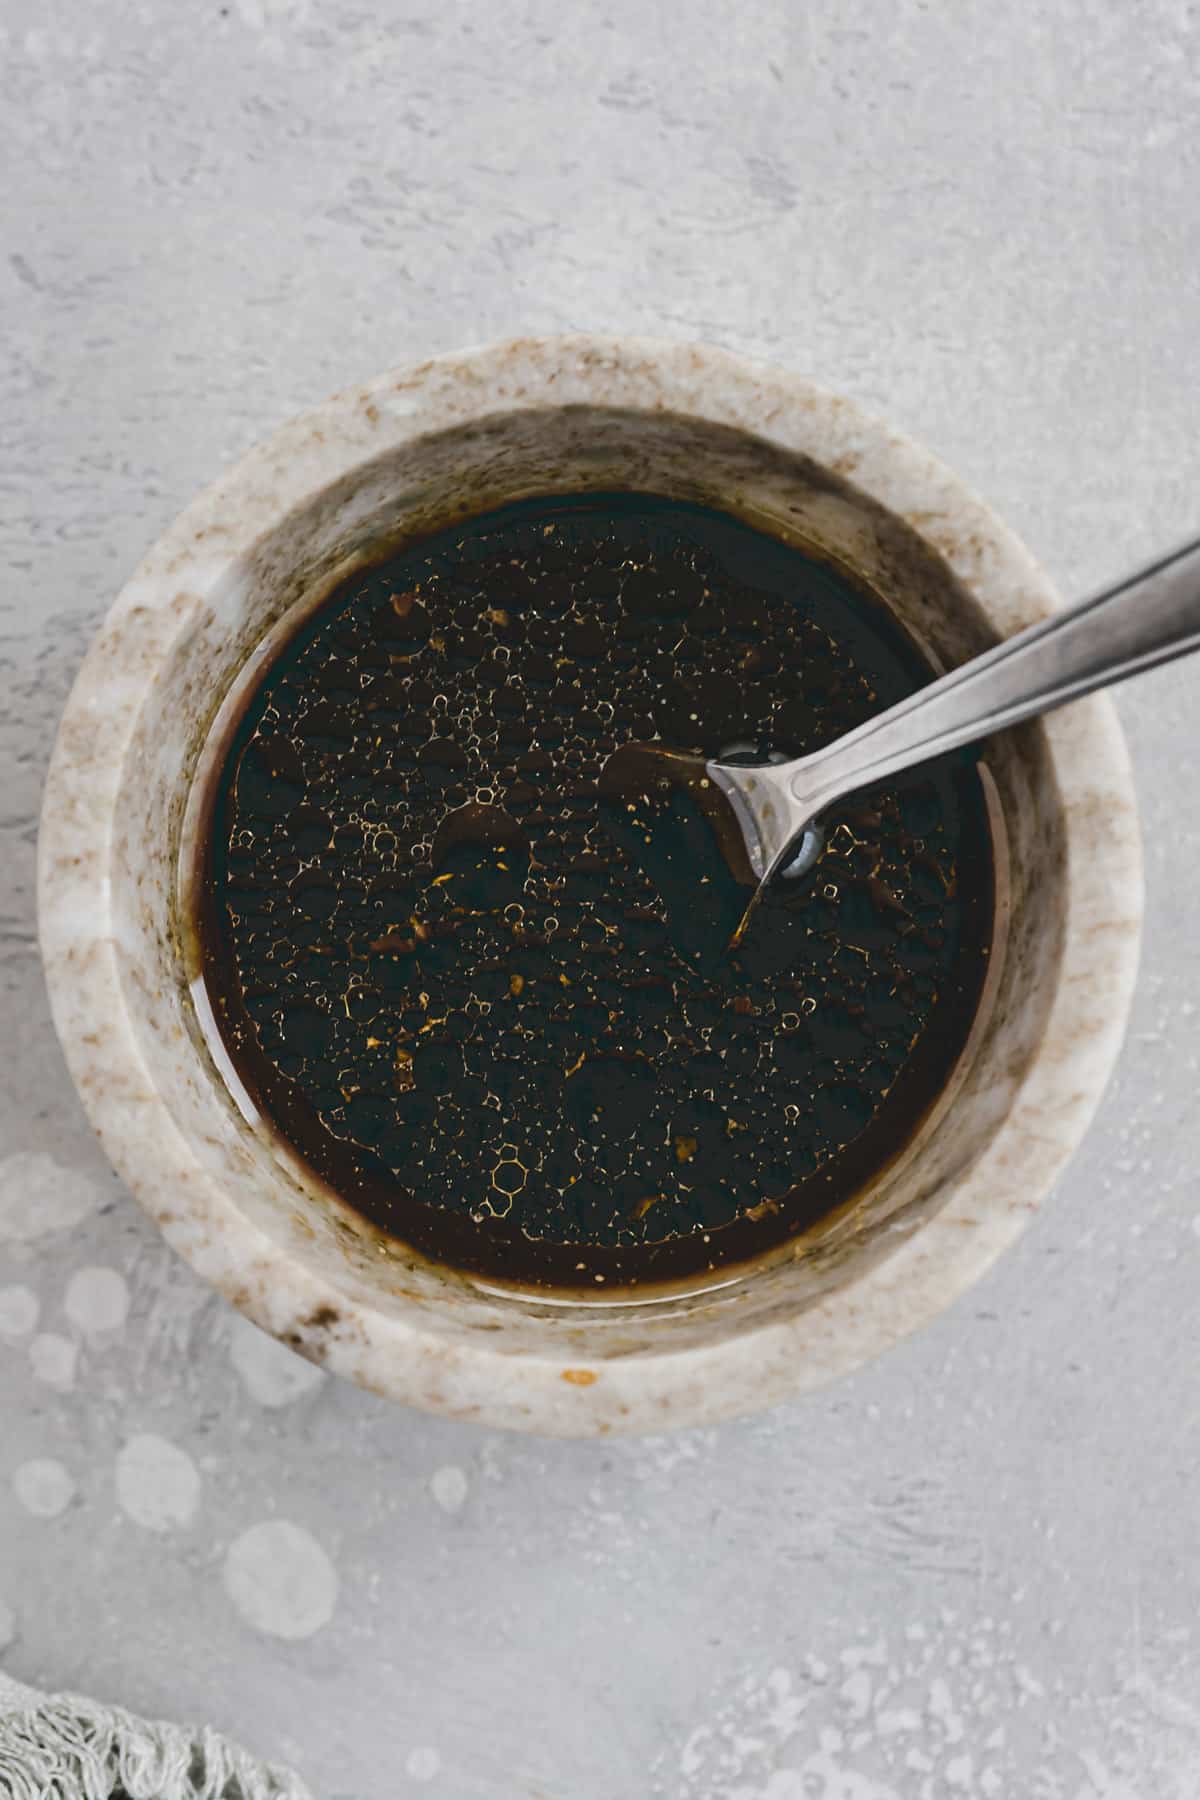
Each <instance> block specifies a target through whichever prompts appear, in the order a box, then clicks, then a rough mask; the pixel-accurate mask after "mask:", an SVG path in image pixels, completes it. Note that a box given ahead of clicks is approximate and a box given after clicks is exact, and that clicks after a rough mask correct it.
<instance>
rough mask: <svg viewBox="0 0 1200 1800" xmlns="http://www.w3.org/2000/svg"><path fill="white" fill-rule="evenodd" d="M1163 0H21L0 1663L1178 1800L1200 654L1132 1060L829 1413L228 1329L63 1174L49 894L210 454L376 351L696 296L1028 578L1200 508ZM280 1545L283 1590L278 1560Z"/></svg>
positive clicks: (89, 1159) (689, 1791) (351, 1750)
mask: <svg viewBox="0 0 1200 1800" xmlns="http://www.w3.org/2000/svg"><path fill="white" fill-rule="evenodd" d="M1198 110H1200V8H1198V7H1197V5H1196V4H1195V3H1194V0H1107V3H1106V0H1059V3H1058V4H1050V3H1048V0H1042V3H1040V4H1034V3H1033V0H1027V3H1025V4H1022V5H1021V6H1015V7H999V6H997V5H995V4H994V0H988V3H986V4H984V3H983V0H956V4H954V5H953V6H947V5H940V6H939V5H932V4H928V3H927V0H866V3H865V4H859V5H858V6H856V7H849V6H844V5H842V4H840V3H839V0H811V3H809V4H803V5H802V4H801V3H800V0H743V4H741V5H740V6H737V7H732V6H729V5H728V4H720V5H718V4H716V3H715V0H691V3H690V4H689V3H687V0H675V3H674V4H671V5H665V4H661V3H659V4H652V3H650V0H609V3H608V4H605V3H604V0H574V3H573V4H570V5H566V6H564V5H562V4H561V0H525V3H524V4H510V5H503V4H498V3H496V0H493V4H492V5H490V6H485V5H483V4H474V5H472V4H466V3H465V0H447V3H444V4H442V5H440V6H438V7H436V8H435V7H434V6H432V5H415V4H412V0H395V3H392V4H380V5H377V6H375V7H371V6H367V5H365V4H364V5H360V4H357V3H356V0H229V4H217V3H215V0H204V3H203V4H198V3H195V0H193V3H190V4H184V3H183V0H149V3H148V0H141V3H140V4H139V3H138V0H111V4H109V5H107V6H104V7H97V6H93V5H91V4H88V3H86V0H6V4H5V5H4V6H3V8H2V10H0V141H2V153H0V154H2V161H3V169H4V178H3V182H4V192H3V200H2V202H0V204H2V206H3V212H4V219H3V229H2V231H0V308H2V316H0V442H2V445H3V449H2V452H0V520H2V530H3V555H4V578H3V588H2V591H0V983H2V986H0V993H2V999H0V1009H2V1011H0V1043H2V1047H3V1053H4V1068H3V1078H2V1081H0V1656H2V1658H3V1666H4V1668H5V1669H6V1670H7V1671H8V1672H9V1673H10V1674H13V1675H16V1676H18V1677H19V1678H21V1679H24V1680H28V1681H30V1682H35V1683H38V1684H39V1685H42V1686H50V1687H58V1686H74V1687H80V1688H86V1689H89V1690H91V1691H93V1692H95V1693H97V1694H98V1695H100V1696H102V1697H104V1698H111V1699H115V1700H120V1701H122V1702H123V1703H124V1704H125V1705H127V1706H129V1707H131V1708H135V1709H137V1710H140V1711H143V1712H151V1713H154V1712H160V1713H168V1714H172V1715H175V1716H178V1717H189V1716H190V1717H195V1718H206V1719H209V1720H211V1721H212V1722H213V1723H214V1724H216V1725H218V1726H219V1727H220V1728H222V1729H223V1730H226V1731H228V1732H230V1733H232V1734H233V1735H235V1736H237V1737H240V1738H242V1739H244V1740H245V1741H246V1742H247V1743H249V1744H252V1745H253V1746H254V1747H255V1748H257V1749H258V1750H260V1751H261V1752H263V1753H264V1754H268V1755H271V1756H279V1757H288V1758H290V1759H292V1760H293V1761H295V1762H296V1763H298V1764H299V1765H300V1767H301V1769H302V1771H303V1772H304V1773H305V1775H306V1776H307V1777H308V1779H309V1780H310V1781H311V1782H312V1783H313V1785H314V1787H315V1788H316V1789H317V1790H318V1791H319V1792H320V1793H321V1794H322V1795H323V1796H325V1797H326V1800H400V1797H402V1796H407V1795H409V1794H413V1795H415V1794H419V1793H429V1794H431V1795H432V1794H441V1795H445V1796H448V1797H449V1800H474V1797H476V1796H489V1797H496V1800H641V1797H642V1796H647V1797H648V1800H650V1797H663V1800H810V1797H813V1800H1025V1797H1026V1796H1028V1797H1030V1800H1195V1796H1196V1795H1197V1794H1198V1793H1200V1618H1198V1612H1197V1601H1198V1599H1200V1549H1198V1547H1197V1521H1198V1518H1200V1403H1198V1396H1200V1355H1198V1352H1200V1309H1198V1307H1197V1299H1196V1296H1197V1291H1198V1287H1200V1182H1198V1178H1197V1170H1196V1167H1195V1164H1196V1155H1197V1150H1198V1148H1200V1122H1198V1118H1197V1112H1196V1106H1195V1098H1194V1096H1195V1090H1196V1086H1197V1068H1198V1063H1200V1011H1198V1010H1197V1009H1198V1008H1200V931H1198V929H1197V911H1198V907H1197V876H1198V874H1200V794H1198V792H1197V782H1196V774H1197V762H1198V751H1200V737H1198V734H1197V724H1196V720H1197V715H1198V712H1200V672H1198V670H1197V669H1196V668H1187V667H1186V666H1185V667H1183V668H1181V669H1177V670H1174V671H1171V672H1168V673H1165V674H1162V675H1159V676H1156V677H1151V678H1150V679H1149V680H1147V681H1146V682H1145V683H1144V684H1143V685H1142V686H1140V687H1138V688H1137V689H1134V690H1129V691H1127V692H1126V693H1124V694H1123V695H1122V697H1121V701H1120V704H1121V709H1122V712H1123V715H1124V718H1125V720H1126V723H1127V725H1128V728H1129V732H1130V736H1131V739H1132V743H1133V748H1134V752H1135V756H1136V760H1137V770H1138V778H1139V783H1140V788H1141V793H1142V799H1143V805H1144V817H1145V824H1146V833H1147V849H1148V876H1149V889H1150V892H1149V928H1148V929H1149V938H1148V950H1147V955H1146V959H1145V964H1144V970H1143V978H1142V986H1141V993H1140V1001H1139V1005H1138V1007H1137V1011H1136V1016H1135V1020H1134V1026H1133V1031H1132V1035H1131V1038H1130V1041H1129V1044H1128V1046H1127V1050H1126V1054H1125V1058H1124V1061H1123V1064H1122V1067H1121V1070H1120V1074H1119V1078H1118V1081H1117V1083H1116V1085H1115V1086H1114V1088H1113V1090H1112V1091H1111V1093H1110V1095H1109V1098H1108V1101H1107V1103H1106V1105H1105V1107H1104V1109H1103V1112H1102V1116H1101V1119H1100V1121H1099V1123H1098V1125H1097V1127H1096V1129H1095V1130H1094V1131H1093V1133H1092V1136H1091V1137H1090V1139H1089V1141H1088V1144H1087V1146H1086V1148H1085V1150H1084V1152H1083V1154H1082V1155H1081V1156H1080V1157H1079V1159H1078V1160H1077V1162H1076V1163H1075V1165H1074V1167H1073V1169H1072V1171H1071V1174H1070V1176H1069V1177H1068V1179H1067V1180H1066V1182H1065V1183H1064V1184H1063V1186H1062V1189H1061V1191H1060V1192H1059V1193H1058V1194H1057V1196H1056V1197H1055V1198H1054V1200H1053V1201H1052V1203H1051V1204H1050V1205H1049V1206H1048V1207H1047V1208H1046V1210H1045V1212H1044V1213H1043V1215H1042V1217H1041V1219H1040V1220H1039V1221H1038V1222H1037V1223H1036V1224H1035V1226H1034V1227H1033V1229H1032V1230H1031V1231H1030V1232H1029V1234H1028V1236H1027V1237H1026V1239H1025V1240H1024V1241H1023V1243H1022V1244H1021V1246H1020V1248H1019V1249H1018V1250H1017V1251H1015V1252H1014V1253H1013V1254H1011V1255H1010V1256H1009V1257H1008V1258H1007V1260H1006V1261H1004V1262H1003V1264H1002V1265H1001V1266H1000V1267H999V1268H998V1269H997V1270H996V1271H995V1273H994V1274H993V1275H992V1277H991V1278H990V1279H989V1280H988V1281H987V1282H986V1283H984V1284H983V1285H982V1286H981V1287H980V1288H979V1289H977V1290H976V1291H975V1292H974V1293H973V1294H972V1295H971V1296H969V1297H968V1298H967V1299H966V1300H965V1301H964V1302H962V1303H960V1304H959V1305H958V1306H957V1308H955V1309H954V1310H953V1311H952V1312H951V1313H949V1314H948V1315H947V1316H946V1317H945V1318H943V1320H942V1321H941V1322H940V1323H939V1324H938V1325H936V1326H935V1327H934V1328H932V1329H930V1330H928V1331H927V1332H925V1333H924V1335H922V1336H921V1337H920V1338H919V1339H917V1340H916V1341H914V1342H912V1343H910V1344H908V1345H907V1346H905V1347H904V1348H902V1349H901V1350H899V1351H897V1352H896V1353H894V1354H893V1355H892V1356H891V1357H890V1358H889V1359H888V1360H887V1361H886V1362H884V1363H882V1364H880V1365H878V1366H876V1367H875V1368H873V1369H871V1370H869V1371H867V1372H865V1373H864V1374H862V1375H860V1376H859V1377H857V1378H856V1379H854V1380H853V1381H850V1382H848V1383H846V1384H844V1385H843V1386H841V1387H840V1388H837V1389H836V1390H834V1391H831V1392H829V1393H828V1394H827V1395H825V1396H822V1397H818V1398H816V1399H812V1400H807V1401H805V1402H803V1403H800V1404H797V1405H794V1406H791V1407H789V1408H786V1409H783V1410H781V1411H779V1412H776V1413H774V1414H773V1415H770V1416H767V1417H763V1418H760V1419H758V1420H754V1421H750V1422H747V1423H744V1424H740V1425H733V1426H729V1427H726V1428H723V1429H721V1430H719V1431H714V1432H703V1433H694V1434H689V1435H684V1436H682V1437H678V1438H672V1439H663V1440H661V1441H656V1442H648V1443H636V1442H630V1443H619V1444H613V1445H608V1446H596V1445H574V1444H561V1443H559V1444H550V1443H540V1442H536V1441H523V1440H519V1439H510V1438H501V1437H497V1436H489V1435H484V1434H481V1433H480V1432H478V1431H475V1430H473V1429H466V1428H461V1427H456V1426H453V1425H449V1424H443V1423H438V1422H435V1421H432V1420H429V1419H425V1418H422V1417H419V1416H416V1415H413V1414H406V1413H404V1412H401V1411H398V1410H395V1409H392V1408H389V1407H388V1406H386V1405H384V1404H383V1403H381V1402H378V1401H376V1400H373V1399H370V1398H368V1397H367V1396H365V1395H362V1394H359V1393H357V1392H353V1391H351V1390H349V1389H346V1388H343V1387H341V1386H338V1385H335V1384H333V1383H331V1382H329V1381H325V1380H322V1379H321V1378H320V1376H317V1375H315V1374H314V1373H313V1372H311V1371H309V1370H308V1369H307V1367H306V1366H304V1365H299V1364H296V1363H294V1362H293V1361H292V1360H291V1359H289V1358H287V1357H286V1356H285V1355H284V1354H283V1353H275V1352H274V1350H273V1347H272V1346H270V1345H269V1344H267V1343H266V1342H265V1341H264V1340H260V1339H258V1338H257V1337H256V1336H255V1335H254V1334H252V1333H251V1332H250V1331H249V1328H247V1327H244V1326H242V1325H240V1324H239V1323H238V1322H236V1321H235V1320H234V1319H233V1318H232V1317H231V1315H230V1314H229V1312H228V1311H227V1309H226V1308H225V1307H224V1305H223V1304H222V1303H221V1302H219V1301H217V1300H215V1299H213V1298H211V1297H210V1296H209V1295H208V1294H207V1292H206V1291H205V1290H204V1289H203V1288H201V1287H200V1286H199V1284H198V1283H197V1282H196V1280H195V1279H194V1278H193V1277H192V1276H191V1274H190V1273H189V1272H188V1271H187V1270H186V1269H185V1268H183V1267H182V1266H181V1265H180V1264H178V1263H176V1262H175V1261H173V1260H172V1258H171V1257H170V1256H169V1255H168V1254H167V1252H166V1251H165V1250H164V1249H163V1248H162V1247H161V1246H160V1244H159V1242H158V1240H157V1238H156V1236H155V1234H154V1233H153V1231H152V1230H151V1229H150V1228H149V1226H147V1225H146V1224H144V1223H143V1222H142V1219H141V1216H140V1214H139V1213H138V1212H137V1211H136V1210H135V1208H134V1206H133V1205H132V1203H131V1202H130V1201H129V1200H128V1198H127V1197H126V1196H125V1195H124V1194H123V1192H122V1190H121V1188H120V1185H119V1184H118V1182H117V1181H116V1180H115V1178H114V1177H112V1176H111V1175H110V1174H109V1173H108V1172H107V1170H106V1167H105V1165H104V1163H103V1160H102V1158H101V1156H100V1154H99V1152H98V1150H97V1149H96V1148H95V1147H94V1146H93V1144H92V1141H91V1138H90V1135H89V1132H88V1130H87V1127H86V1125H85V1123H84V1121H83V1118H82V1114H81V1111H80V1108H79V1106H78V1104H77V1102H76V1100H75V1098H74V1096H73V1093H72V1090H71V1088H70V1086H69V1083H68V1081H67V1077H66V1075H65V1072H64V1069H63V1065H62V1062H61V1059H60V1056H59V1053H58V1050H57V1047H56V1045H55V1042H54V1039H53V1035H52V1031H51V1027H50V1022H49V1017H48V1013H47V1009H46V1004H45V1000H44V997H43V992H42V985H41V979H40V975H39V971H38V965H37V957H36V951H35V947H34V935H33V892H32V877H33V847H34V831H35V817H36V810H37V805H38V795H39V788H40V782H41V777H42V771H43V768H44V764H45V759H46V756H47V753H48V750H49V745H50V738H51V734H52V730H53V726H54V721H55V718H56V716H57V713H58V711H59V708H60V706H61V704H62V701H63V698H64V696H65V693H66V689H67V686H68V684H69V682H70V680H71V677H72V675H73V673H74V670H75V668H76V666H77V664H78V661H79V658H80V656H81V654H82V651H83V648H84V645H85V643H86V640H87V637H88V634H89V631H90V630H91V628H92V626H93V625H94V624H95V622H96V621H97V620H98V618H99V617H100V615H101V613H102V612H103V610H104V608H105V607H106V605H107V603H108V601H109V599H110V597H111V596H112V594H113V593H114V591H115V590H116V588H117V587H118V586H119V584H120V582H121V580H122V579H123V577H124V575H125V574H126V573H127V571H128V570H129V569H130V568H131V566H132V565H133V563H134V562H135V561H136V559H137V557H138V556H139V554H140V553H141V551H142V549H143V548H144V547H145V546H146V545H147V543H148V542H149V541H150V540H151V539H152V538H153V537H154V536H155V535H156V533H157V532H158V531H159V529H160V528H161V527H162V526H163V525H164V524H165V523H166V522H167V520H168V519H169V518H170V517H171V516H172V515H173V514H174V513H175V512H176V510H177V509H178V508H179V507H180V506H181V505H182V503H183V502H184V501H185V500H186V499H187V498H188V496H189V495H190V494H191V493H192V492H193V490H194V489H195V488H196V487H197V486H198V485H199V484H200V483H201V482H203V481H205V480H207V479H208V478H209V477H210V476H212V475H213V474H214V473H215V472H216V471H217V470H218V469H219V468H220V467H221V466H222V465H223V464H224V463H225V462H226V461H228V460H229V459H230V458H231V457H232V456H234V455H235V454H236V453H237V452H238V451H240V450H242V449H243V448H244V447H245V446H246V445H248V444H249V443H250V442H252V441H253V440H254V439H255V438H256V437H258V436H260V435H262V434H263V433H264V432H265V431H266V430H267V429H269V428H270V427H271V426H272V425H274V424H275V423H276V422H278V421H279V420H280V419H281V418H283V417H284V416H286V415H287V414H289V413H291V412H293V411H296V410H298V409H300V408H301V407H303V406H305V405H307V404H309V403H310V402H312V401H315V400H317V399H319V398H320V397H322V396H323V395H324V394H326V393H327V392H329V391H330V390H331V389H333V388H336V387H338V386H340V385H342V384H344V383H347V382H350V381H352V380H354V379H356V378H357V377H359V376H363V375H366V374H369V373H371V372H373V371H375V370H376V369H379V368H381V367H386V366H388V365H390V364H392V363H397V362H401V361H404V360H406V359H409V358H414V357H419V356H422V355H424V354H426V353H428V352H430V351H434V350H439V349H445V348H451V347H453V346H456V345H460V344H463V343H468V342H473V341H478V340H481V339H484V338H488V337H492V336H497V335H501V334H505V333H509V332H514V331H524V330H559V329H569V328H575V327H582V328H588V327H591V328H596V329H600V330H639V331H640V330H647V331H655V332H663V333H667V334H674V335H679V336H703V337H708V338H713V339H716V340H718V341H721V342H724V343H726V344H729V345H732V346H734V347H736V348H740V349H744V350H748V351H751V352H753V353H756V354H765V355H768V356H770V357H773V358H776V359H778V360H779V361H781V362H783V363H786V364H788V365H790V366H792V367H795V368H797V369H799V370H801V371H803V372H804V373H806V374H809V375H811V376H813V377H815V378H816V379H818V380H820V381H823V382H825V383H828V384H829V385H831V386H834V387H839V388H842V389H845V390H847V391H849V392H850V393H853V394H854V395H856V396H857V397H858V398H860V399H862V400H864V401H865V402H867V403H868V404H869V405H871V406H873V407H875V408H877V409H879V410H882V411H885V412H886V413H888V414H889V415H890V416H891V417H892V418H894V419H895V420H896V421H897V422H898V423H900V424H901V425H903V426H904V427H906V428H907V429H909V430H910V431H911V432H913V433H914V434H915V435H916V436H918V437H920V438H923V439H924V440H925V441H926V442H927V443H929V444H930V445H931V446H932V447H933V448H934V449H936V450H938V451H939V452H941V453H942V454H943V455H944V456H945V457H946V458H947V459H948V460H949V461H950V462H952V463H954V464H955V465H956V466H957V467H958V468H959V470H960V471H961V472H963V473H964V474H965V475H966V476H967V477H968V478H969V479H970V480H971V481H973V483H974V484H975V485H976V486H977V487H978V488H980V489H981V490H982V491H983V492H984V493H985V494H986V495H987V496H988V497H989V498H990V499H991V500H992V501H993V502H995V503H996V505H997V506H998V507H999V509H1000V510H1001V512H1002V513H1004V514H1005V515H1006V516H1007V517H1008V519H1009V520H1010V521H1011V522H1012V523H1013V524H1014V525H1015V526H1016V527H1017V529H1018V530H1019V531H1021V532H1023V533H1024V535H1025V536H1026V538H1027V539H1028V541H1029V542H1030V543H1031V545H1032V546H1033V548H1034V549H1035V550H1036V551H1037V552H1038V553H1039V554H1040V555H1041V556H1042V558H1043V559H1044V561H1045V562H1046V563H1047V565H1048V566H1049V567H1050V569H1051V570H1052V571H1053V572H1054V574H1055V575H1056V576H1057V577H1058V578H1059V580H1060V582H1061V584H1062V585H1063V586H1064V588H1065V589H1067V590H1068V591H1069V592H1071V593H1075V592H1082V591H1083V590H1084V589H1086V588H1087V587H1088V586H1089V585H1091V584H1094V583H1096V582H1098V581H1101V580H1104V579H1105V578H1108V577H1112V576H1115V575H1118V574H1120V573H1121V572H1122V571H1123V570H1124V569H1125V568H1126V567H1127V566H1128V565H1130V564H1132V563H1133V562H1135V561H1136V560H1137V559H1138V558H1139V557H1141V556H1143V555H1146V554H1148V553H1150V552H1152V551H1153V550H1155V549H1157V548H1159V547H1161V546H1163V545H1166V544H1169V543H1170V542H1171V541H1172V540H1173V539H1175V538H1177V537H1179V536H1180V535H1182V534H1184V533H1186V532H1189V531H1191V532H1195V531H1197V530H1200V380H1198V376H1200V139H1198V137H1197V126H1196V118H1197V113H1198ZM281 1571H282V1573H281Z"/></svg>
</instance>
